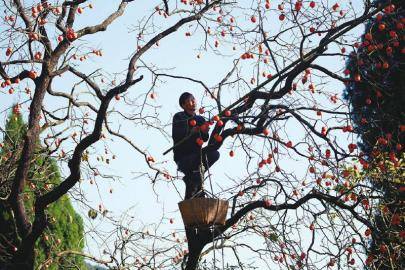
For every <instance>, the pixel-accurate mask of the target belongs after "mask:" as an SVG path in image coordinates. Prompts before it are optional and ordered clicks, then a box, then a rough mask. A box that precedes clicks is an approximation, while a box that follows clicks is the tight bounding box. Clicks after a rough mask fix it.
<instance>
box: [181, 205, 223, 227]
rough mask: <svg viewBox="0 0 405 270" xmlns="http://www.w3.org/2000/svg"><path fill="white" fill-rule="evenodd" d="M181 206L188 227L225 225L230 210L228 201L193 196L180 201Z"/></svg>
mask: <svg viewBox="0 0 405 270" xmlns="http://www.w3.org/2000/svg"><path fill="white" fill-rule="evenodd" d="M179 208H180V212H181V216H182V218H183V222H184V225H185V226H186V227H204V226H210V225H224V224H225V220H226V214H227V212H228V201H224V200H219V199H212V198H193V199H189V200H185V201H181V202H179Z"/></svg>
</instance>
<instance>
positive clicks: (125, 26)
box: [0, 0, 362, 257]
mask: <svg viewBox="0 0 405 270" xmlns="http://www.w3.org/2000/svg"><path fill="white" fill-rule="evenodd" d="M30 2H31V1H25V3H26V5H27V6H29V3H30ZM248 2H249V3H251V2H250V1H246V3H248ZM272 2H274V4H275V5H276V3H278V2H279V1H272ZM342 2H345V4H348V3H346V2H348V1H342ZM91 3H92V4H93V6H94V7H93V9H89V8H85V9H84V13H83V14H82V15H78V18H77V24H75V27H74V28H75V29H80V28H82V27H83V26H86V25H93V24H95V23H97V22H100V21H101V20H102V19H103V18H105V17H106V16H107V15H108V14H109V13H110V12H111V11H113V10H114V9H115V8H116V7H117V6H118V3H119V1H102V0H98V1H92V2H91ZM157 4H160V2H159V1H134V2H133V3H132V2H131V3H129V5H128V7H127V9H126V11H125V13H124V15H123V16H122V17H120V18H119V19H117V20H116V21H115V22H114V23H113V24H112V25H111V26H109V27H108V29H107V31H105V32H102V33H98V34H95V35H92V36H91V37H89V38H84V39H82V40H80V43H81V44H82V45H81V49H82V50H83V51H86V50H91V49H93V48H96V49H102V52H103V56H102V57H95V56H92V57H90V59H89V60H87V61H85V62H84V63H79V64H78V67H80V70H81V71H82V72H84V73H91V72H92V71H94V70H96V69H100V68H102V69H103V70H104V71H103V72H104V73H103V74H106V76H107V77H108V78H109V79H110V80H112V79H116V80H117V81H119V80H120V79H122V76H121V75H118V74H122V71H124V70H126V67H127V63H128V57H129V56H130V55H132V54H133V53H134V50H135V49H136V46H137V43H136V42H137V41H136V36H137V31H135V30H134V26H135V25H136V24H137V23H138V22H139V21H140V20H142V19H144V16H145V15H146V14H149V13H150V12H151V10H153V9H154V7H155V6H156V5H157ZM248 5H249V4H247V6H248ZM354 5H355V8H356V9H358V8H360V6H361V1H354ZM239 12H240V14H239V16H240V17H239V18H243V19H248V18H249V15H248V14H249V13H248V12H247V11H246V13H244V11H239ZM153 20H155V25H156V29H154V30H156V31H160V30H161V29H163V28H164V27H166V26H167V25H170V24H172V23H173V22H174V20H172V19H170V18H169V19H164V18H163V17H162V16H160V17H159V16H158V17H156V18H155V17H154V18H153ZM241 20H242V19H241ZM269 23H272V22H271V21H270V22H269ZM195 26H196V24H195V23H192V24H191V25H186V26H184V27H183V28H181V29H179V31H178V33H176V34H174V35H172V36H169V37H168V38H165V39H163V40H161V41H160V43H159V46H158V47H157V46H155V47H154V48H153V49H151V50H150V51H148V52H147V53H146V54H145V55H144V56H143V58H142V60H143V61H145V63H148V64H151V65H153V66H154V67H156V68H160V69H166V72H167V73H169V74H172V75H183V76H190V77H192V78H198V79H199V80H201V81H203V82H204V83H205V84H207V85H208V86H209V87H212V86H214V85H216V84H218V83H219V81H220V80H221V79H222V78H223V77H224V76H225V75H226V74H227V72H229V71H230V70H231V68H232V67H233V61H232V60H233V59H235V58H237V57H238V56H237V55H238V54H240V52H241V51H240V50H238V51H237V52H236V53H234V52H232V50H231V45H227V44H221V45H220V46H221V52H223V53H224V54H226V55H229V57H220V56H218V55H216V54H215V53H213V52H212V51H211V50H208V51H204V50H202V49H201V44H202V43H203V42H204V36H203V35H201V34H196V35H195V36H194V35H193V37H192V38H185V37H184V33H185V32H186V31H192V29H194V27H195ZM269 29H270V33H271V32H272V31H273V27H269ZM274 29H277V28H276V27H274ZM361 29H362V28H361V27H359V28H358V29H356V30H355V31H354V35H357V34H358V33H361ZM152 30H153V29H147V31H152ZM274 32H275V31H274ZM274 32H273V34H274ZM210 42H211V43H212V39H211V40H210ZM198 54H199V55H200V58H197V55H198ZM2 57H3V56H2ZM322 61H323V62H322V64H325V65H327V66H329V67H331V69H333V70H340V69H341V67H343V65H344V60H343V59H339V60H338V61H333V62H331V61H330V60H329V59H325V60H322ZM249 70H250V71H249ZM251 70H253V69H252V68H250V67H248V66H247V67H246V68H245V69H244V70H243V72H244V73H245V74H248V73H249V72H251ZM141 74H143V75H145V78H144V79H143V81H142V82H141V83H139V84H137V85H135V86H134V87H132V88H131V89H130V90H129V91H128V93H126V94H125V95H124V97H122V98H121V100H119V101H117V100H113V101H112V102H111V105H110V108H111V109H116V110H118V111H120V112H123V113H132V112H136V113H139V112H141V109H142V115H148V117H150V118H149V119H150V120H151V121H152V122H154V123H155V124H156V123H160V124H161V125H162V126H163V127H164V129H163V131H164V133H166V136H164V134H162V132H161V130H158V129H156V128H155V127H153V125H152V126H145V125H139V120H125V121H124V120H123V119H122V118H121V117H119V115H117V114H111V115H110V116H109V121H110V124H111V127H113V128H114V129H119V130H120V131H121V132H122V133H123V134H125V135H126V136H128V137H129V138H130V139H131V140H132V141H133V142H134V143H135V144H136V145H137V146H138V147H139V148H140V149H142V150H143V151H147V152H148V153H149V154H150V155H152V156H153V157H154V159H155V160H156V161H157V162H156V163H157V164H158V165H157V166H158V167H161V168H162V167H164V168H166V169H167V170H168V172H169V173H170V174H171V175H176V174H177V173H178V172H177V170H176V166H175V164H174V162H173V160H172V153H169V154H168V155H165V156H164V155H163V154H162V153H163V152H164V151H165V150H166V149H168V148H170V147H171V146H172V141H171V139H170V134H171V126H170V124H171V118H172V116H173V114H174V113H176V112H177V111H179V110H180V108H179V106H178V97H179V95H180V94H181V93H182V92H184V91H189V92H192V93H193V94H194V95H195V97H196V98H197V100H198V102H199V104H200V105H201V106H204V107H207V108H209V109H213V108H214V107H215V103H214V102H213V101H212V100H211V99H210V98H209V97H205V96H204V94H203V93H204V89H203V88H202V87H201V86H200V85H198V84H195V83H190V82H188V81H186V80H178V79H171V78H162V79H163V81H161V82H158V83H157V85H156V86H154V87H152V88H151V82H152V78H151V77H150V76H149V73H148V72H146V71H144V70H143V69H140V71H138V72H137V73H136V75H135V77H136V76H138V75H141ZM73 81H74V78H73V77H72V76H70V75H64V76H63V77H61V78H58V79H57V80H56V81H55V89H60V90H64V91H69V89H70V87H71V85H72V82H73ZM78 87H79V88H80V87H83V89H85V88H84V87H85V86H84V85H83V84H82V85H79V86H78ZM324 88H325V89H326V90H328V91H329V90H331V92H335V93H337V94H338V96H340V95H341V93H342V91H343V85H341V84H338V83H336V82H331V83H328V84H326V85H325V86H324ZM226 91H228V93H229V95H228V96H229V97H235V96H237V93H236V92H232V91H236V89H227V90H226ZM83 92H84V91H83ZM151 92H154V93H156V95H157V98H156V99H151V98H150V97H149V94H150V93H151ZM0 99H1V102H0V112H3V113H2V115H1V117H0V124H1V126H3V125H4V121H5V119H6V113H4V111H5V110H6V109H7V108H9V106H10V105H11V104H13V103H15V102H21V101H22V100H25V99H26V95H25V94H24V93H23V91H22V89H21V91H17V93H15V94H14V95H9V94H7V93H6V92H4V91H1V92H0ZM80 99H81V100H89V101H93V102H94V99H92V97H90V96H86V95H85V94H83V95H81V96H80ZM144 100H146V106H145V107H144V108H141V107H140V104H141V103H143V101H144ZM132 101H134V102H133V103H130V102H132ZM230 101H231V99H229V98H228V99H226V98H225V100H224V104H225V105H227V104H230V103H229V102H230ZM126 102H127V103H128V104H125V103H126ZM320 102H321V103H320V105H321V106H322V105H325V106H328V105H327V104H326V103H327V102H328V101H326V100H321V101H320ZM45 104H46V106H47V108H56V107H58V106H61V104H64V102H63V101H62V100H61V99H55V98H52V97H48V96H47V97H46V99H45ZM213 112H215V110H213ZM25 116H26V114H25ZM288 125H289V126H286V127H284V128H285V130H286V133H288V134H287V135H288V137H289V138H290V139H291V140H293V141H298V140H299V138H300V136H301V135H302V134H299V133H300V129H299V128H298V127H295V126H294V125H296V123H289V124H288ZM295 132H296V134H294V133H295ZM44 136H45V134H44ZM110 139H111V140H110ZM347 139H350V138H343V137H341V138H339V140H342V141H344V140H347ZM253 143H257V141H254V142H253ZM70 146H71V145H70ZM256 146H257V145H256ZM66 148H69V144H67V145H66ZM95 148H96V149H97V151H98V154H97V155H93V156H91V158H92V159H93V160H94V159H95V158H96V157H97V156H98V157H100V156H101V155H102V154H101V152H104V151H105V149H107V152H108V154H107V155H104V156H105V157H107V156H108V158H110V161H111V162H110V164H109V165H108V166H104V168H102V169H101V171H102V172H105V173H108V174H111V175H115V176H117V179H118V180H114V181H112V180H109V179H101V178H100V177H97V178H96V179H95V182H96V184H90V180H89V179H84V181H83V182H81V183H80V185H77V186H76V188H78V187H80V189H81V190H82V192H83V194H85V196H86V198H87V200H88V201H87V204H88V205H90V206H91V207H93V208H95V209H96V208H98V205H99V204H102V205H103V206H104V207H105V208H106V209H108V210H109V212H110V213H109V214H108V215H107V216H114V217H119V216H123V217H124V216H125V217H126V218H125V219H124V221H123V224H122V225H124V226H125V227H128V228H130V229H132V230H138V228H141V229H142V230H147V229H151V228H154V227H157V226H159V232H161V233H162V234H171V233H172V232H182V231H183V225H182V221H181V216H180V213H179V211H178V207H177V203H178V202H179V201H180V200H182V195H183V194H184V185H183V183H182V182H181V180H176V181H163V180H159V181H158V182H157V183H156V184H154V185H152V184H151V180H150V179H149V178H148V177H146V176H147V175H149V176H153V175H154V173H153V172H151V171H150V170H148V168H147V166H146V165H145V161H144V158H143V156H142V155H140V154H139V153H137V152H136V151H134V150H133V149H131V147H129V146H128V144H126V143H125V142H123V141H122V140H120V139H119V138H112V137H111V136H108V138H107V140H104V142H98V143H97V144H96V147H95ZM229 149H230V145H229V144H228V143H226V144H225V145H224V147H222V148H221V149H220V153H221V158H220V160H219V161H218V162H217V163H216V164H215V165H214V166H213V167H212V168H211V169H210V173H212V184H213V187H214V193H215V192H216V191H218V190H219V189H220V187H231V186H232V179H238V178H242V176H246V174H247V172H246V161H245V158H244V155H243V151H242V150H241V149H240V148H234V150H235V153H236V156H235V157H234V158H230V157H229V155H228V152H229ZM94 151H96V150H94ZM112 155H115V156H116V158H115V159H112ZM281 164H283V166H286V167H293V168H294V167H296V168H297V170H296V171H294V173H295V174H297V175H305V173H306V167H305V166H300V164H301V165H303V163H302V161H294V160H290V159H288V158H287V159H286V160H284V161H282V163H281ZM302 168H304V169H302ZM62 170H63V171H64V173H65V174H66V172H67V171H66V167H65V168H62ZM111 189H112V193H110V190H111ZM178 192H179V193H178ZM179 194H181V196H180V195H179ZM76 195H77V193H73V196H76ZM227 196H229V194H227ZM74 205H75V208H76V209H77V211H78V212H79V213H80V214H81V215H82V216H83V217H84V220H85V222H86V224H87V229H88V230H90V234H89V236H88V237H87V239H86V241H87V245H86V247H85V251H86V252H89V253H91V254H94V255H96V256H99V257H103V256H105V255H103V251H102V249H100V248H99V243H102V244H103V248H106V249H108V247H109V248H112V246H113V243H114V239H115V237H116V236H115V234H112V235H110V237H109V238H107V239H97V238H92V237H96V236H95V234H94V233H91V231H92V230H94V229H96V230H102V231H104V232H106V234H107V235H108V233H107V232H108V231H109V230H112V228H113V227H112V226H111V224H110V222H109V221H108V219H107V218H100V217H99V218H97V219H96V220H95V221H93V222H92V223H90V222H89V221H88V218H86V215H87V211H88V209H89V208H88V207H87V206H83V204H78V203H74ZM129 216H133V217H134V219H131V218H128V217H129ZM170 218H172V219H173V220H174V223H173V224H170V222H169V219H170ZM160 223H161V224H160ZM150 224H152V225H150ZM303 237H304V238H305V236H303Z"/></svg>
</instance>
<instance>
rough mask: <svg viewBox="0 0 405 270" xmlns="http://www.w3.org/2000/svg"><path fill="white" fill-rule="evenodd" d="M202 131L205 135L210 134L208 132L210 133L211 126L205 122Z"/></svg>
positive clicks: (201, 127)
mask: <svg viewBox="0 0 405 270" xmlns="http://www.w3.org/2000/svg"><path fill="white" fill-rule="evenodd" d="M200 130H201V131H202V132H204V133H208V131H210V125H209V124H208V123H207V122H205V123H204V124H202V125H201V126H200Z"/></svg>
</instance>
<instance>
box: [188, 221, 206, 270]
mask: <svg viewBox="0 0 405 270" xmlns="http://www.w3.org/2000/svg"><path fill="white" fill-rule="evenodd" d="M187 230H189V229H187ZM195 238H197V239H192V238H191V239H190V238H188V237H187V239H188V252H189V253H188V257H187V264H186V270H195V269H197V266H198V260H199V258H200V255H201V252H202V250H203V248H204V243H202V241H200V240H199V239H198V236H196V237H195Z"/></svg>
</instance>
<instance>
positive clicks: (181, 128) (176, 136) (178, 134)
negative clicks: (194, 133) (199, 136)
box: [172, 113, 189, 142]
mask: <svg viewBox="0 0 405 270" xmlns="http://www.w3.org/2000/svg"><path fill="white" fill-rule="evenodd" d="M188 133H189V128H188V123H187V119H186V118H184V117H182V115H181V114H179V113H176V114H175V115H174V117H173V125H172V138H173V140H174V141H175V142H178V141H180V140H181V139H183V138H184V137H186V136H187V135H188Z"/></svg>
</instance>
